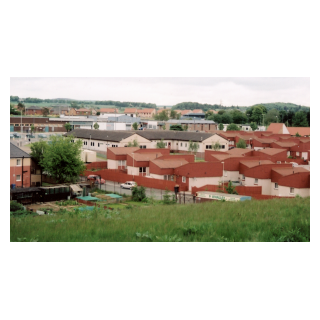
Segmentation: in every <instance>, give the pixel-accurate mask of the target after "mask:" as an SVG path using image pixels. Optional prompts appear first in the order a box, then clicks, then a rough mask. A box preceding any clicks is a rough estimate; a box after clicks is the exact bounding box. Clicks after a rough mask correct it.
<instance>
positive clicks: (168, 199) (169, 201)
mask: <svg viewBox="0 0 320 320" xmlns="http://www.w3.org/2000/svg"><path fill="white" fill-rule="evenodd" d="M163 203H164V204H174V203H176V196H175V195H174V194H173V195H172V197H171V196H170V194H169V190H168V189H166V191H165V192H164V195H163Z"/></svg>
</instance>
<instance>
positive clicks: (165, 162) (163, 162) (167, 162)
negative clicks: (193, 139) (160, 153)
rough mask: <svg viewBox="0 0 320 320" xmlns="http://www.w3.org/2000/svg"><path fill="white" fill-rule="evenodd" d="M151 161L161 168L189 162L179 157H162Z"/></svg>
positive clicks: (178, 165) (169, 167)
mask: <svg viewBox="0 0 320 320" xmlns="http://www.w3.org/2000/svg"><path fill="white" fill-rule="evenodd" d="M152 162H153V163H154V164H155V165H156V166H158V167H159V168H161V169H171V168H177V167H180V166H182V165H184V164H187V163H189V162H188V161H186V160H185V159H179V160H170V159H163V160H152Z"/></svg>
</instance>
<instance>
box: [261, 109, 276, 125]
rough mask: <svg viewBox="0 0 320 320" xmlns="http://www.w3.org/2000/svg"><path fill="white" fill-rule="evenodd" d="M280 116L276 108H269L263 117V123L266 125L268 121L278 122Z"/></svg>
mask: <svg viewBox="0 0 320 320" xmlns="http://www.w3.org/2000/svg"><path fill="white" fill-rule="evenodd" d="M279 118H280V116H279V111H278V110H277V109H272V110H269V111H268V112H267V114H266V116H265V118H264V121H265V122H264V123H265V124H266V125H268V124H270V123H277V122H280V119H279Z"/></svg>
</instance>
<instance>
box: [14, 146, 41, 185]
mask: <svg viewBox="0 0 320 320" xmlns="http://www.w3.org/2000/svg"><path fill="white" fill-rule="evenodd" d="M12 184H15V186H16V188H29V187H31V186H36V185H37V186H39V185H41V171H40V167H39V166H38V165H37V164H36V162H35V161H34V160H33V159H32V158H31V156H30V155H29V154H28V153H26V152H25V151H23V150H22V149H20V148H18V147H17V146H15V145H14V144H13V143H10V186H11V185H12Z"/></svg>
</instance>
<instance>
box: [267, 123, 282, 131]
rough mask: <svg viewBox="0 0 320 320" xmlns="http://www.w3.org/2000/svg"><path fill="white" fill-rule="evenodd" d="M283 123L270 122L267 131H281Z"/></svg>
mask: <svg viewBox="0 0 320 320" xmlns="http://www.w3.org/2000/svg"><path fill="white" fill-rule="evenodd" d="M283 126H284V124H283V123H271V124H270V125H269V127H268V131H271V132H272V133H283Z"/></svg>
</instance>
